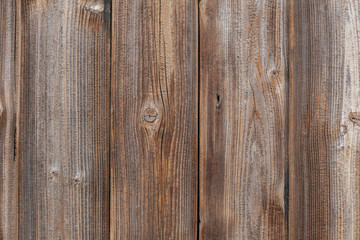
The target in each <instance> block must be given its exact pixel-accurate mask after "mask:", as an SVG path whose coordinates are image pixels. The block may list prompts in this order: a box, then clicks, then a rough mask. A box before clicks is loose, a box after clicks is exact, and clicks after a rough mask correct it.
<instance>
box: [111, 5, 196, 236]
mask: <svg viewBox="0 0 360 240" xmlns="http://www.w3.org/2000/svg"><path fill="white" fill-rule="evenodd" d="M112 17H113V18H112V84H111V89H112V91H111V99H112V124H111V125H112V131H111V132H112V133H111V136H112V146H111V149H112V150H111V239H196V225H197V165H198V162H197V148H198V145H197V142H198V141H197V132H198V123H197V122H198V114H197V113H198V99H197V94H198V78H197V67H198V66H197V34H198V33H197V3H196V1H192V0H181V1H180V0H174V1H161V0H150V1H149V0H133V1H127V0H113V1H112Z"/></svg>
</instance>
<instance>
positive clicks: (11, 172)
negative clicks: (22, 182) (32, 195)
mask: <svg viewBox="0 0 360 240" xmlns="http://www.w3.org/2000/svg"><path fill="white" fill-rule="evenodd" d="M15 7H16V6H15V1H8V0H0V239H17V238H18V235H17V233H18V231H17V226H18V208H17V204H18V202H17V199H18V196H17V192H18V185H17V183H18V182H17V169H18V168H17V167H18V164H17V160H16V159H15V154H14V152H15V129H16V128H15V118H16V115H15V113H16V111H15V109H16V95H15V91H16V83H15V82H16V78H15Z"/></svg>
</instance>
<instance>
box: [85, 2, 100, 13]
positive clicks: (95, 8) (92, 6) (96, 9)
mask: <svg viewBox="0 0 360 240" xmlns="http://www.w3.org/2000/svg"><path fill="white" fill-rule="evenodd" d="M85 9H86V10H87V11H89V12H92V13H94V14H99V13H102V12H104V4H103V3H89V4H86V5H85Z"/></svg>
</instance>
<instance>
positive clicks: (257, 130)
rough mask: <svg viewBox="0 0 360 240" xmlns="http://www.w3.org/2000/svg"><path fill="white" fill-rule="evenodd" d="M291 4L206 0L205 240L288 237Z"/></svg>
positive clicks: (202, 29) (202, 125)
mask: <svg viewBox="0 0 360 240" xmlns="http://www.w3.org/2000/svg"><path fill="white" fill-rule="evenodd" d="M285 2H286V1H284V0H260V1H253V0H245V1H238V0H228V1H223V0H213V1H207V0H204V1H201V2H200V89H201V91H200V221H201V223H200V239H285V235H286V206H285V205H286V202H285V198H284V189H285V183H286V180H285V179H286V177H285V176H286V168H287V163H286V138H287V135H286V111H287V108H286V100H287V94H286V93H287V83H286V80H285V79H286V73H287V72H286V43H285V41H284V39H285V37H286V35H285V30H286V28H285V27H286V24H285V23H286V19H285V10H286V9H285V7H286V6H285Z"/></svg>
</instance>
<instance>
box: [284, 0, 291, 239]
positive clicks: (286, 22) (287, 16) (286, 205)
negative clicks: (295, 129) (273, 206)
mask: <svg viewBox="0 0 360 240" xmlns="http://www.w3.org/2000/svg"><path fill="white" fill-rule="evenodd" d="M283 4H284V5H285V6H283V8H284V11H283V14H284V16H283V17H284V25H283V28H284V29H283V32H284V37H283V44H284V49H285V56H284V59H285V74H284V78H285V79H284V80H285V93H284V94H285V96H284V97H285V101H284V104H285V106H284V112H285V113H284V114H285V118H284V120H285V121H284V122H285V126H284V131H285V132H284V134H285V146H284V149H285V168H284V211H285V213H284V217H285V220H284V222H285V238H286V239H288V238H289V132H290V131H289V130H290V123H289V112H290V104H289V99H290V97H289V96H290V81H289V79H290V69H289V66H290V56H289V52H290V33H289V31H290V29H289V26H290V23H289V20H290V13H289V12H290V4H291V3H289V2H288V1H284V2H283Z"/></svg>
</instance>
